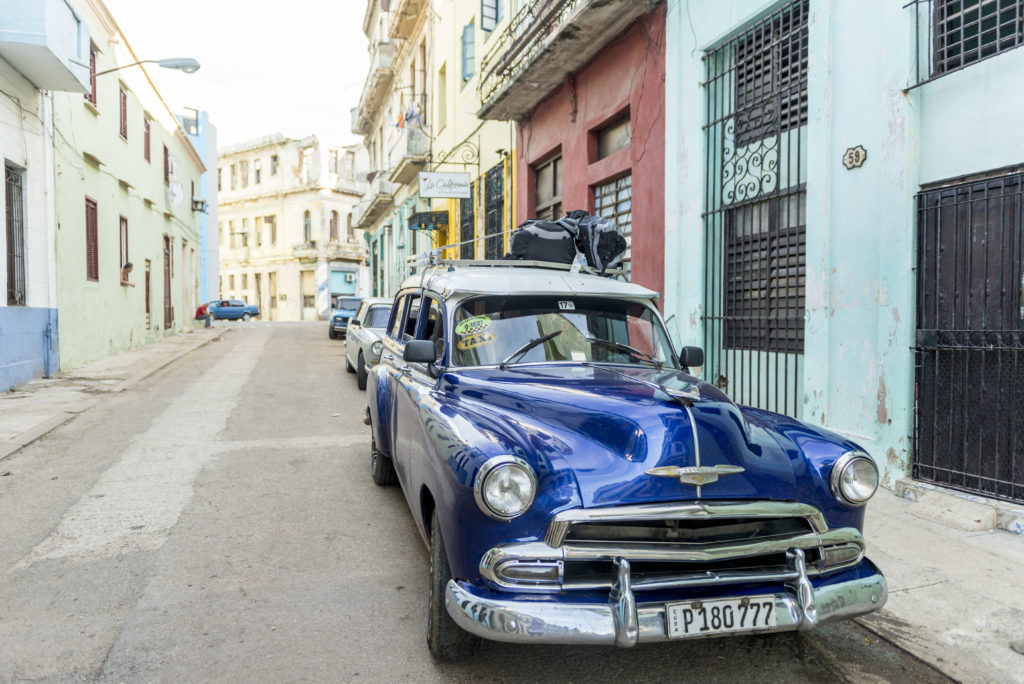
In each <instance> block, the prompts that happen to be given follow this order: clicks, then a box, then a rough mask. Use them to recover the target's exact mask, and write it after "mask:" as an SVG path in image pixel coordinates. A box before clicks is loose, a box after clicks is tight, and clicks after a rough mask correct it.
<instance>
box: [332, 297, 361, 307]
mask: <svg viewBox="0 0 1024 684" xmlns="http://www.w3.org/2000/svg"><path fill="white" fill-rule="evenodd" d="M361 301H362V300H361V299H359V298H357V297H339V298H338V302H337V306H336V307H334V308H336V309H358V308H359V303H360V302H361Z"/></svg>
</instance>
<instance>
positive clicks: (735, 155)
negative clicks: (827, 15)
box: [702, 0, 808, 415]
mask: <svg viewBox="0 0 1024 684" xmlns="http://www.w3.org/2000/svg"><path fill="white" fill-rule="evenodd" d="M807 40H808V1H807V0H796V1H795V2H791V3H789V4H788V5H786V6H784V7H782V8H781V9H779V10H777V11H775V12H773V13H772V14H770V15H768V16H767V17H765V18H764V19H762V20H761V21H759V22H757V23H756V24H754V25H752V26H750V27H748V28H746V29H744V30H743V31H740V32H738V33H737V34H735V35H734V36H733V37H732V38H730V39H729V40H728V41H726V42H725V43H723V44H722V45H720V46H719V47H717V48H714V49H712V50H710V51H709V52H708V53H707V54H706V55H705V57H704V62H705V69H706V80H705V121H706V124H705V126H704V135H705V149H706V150H707V152H706V154H707V157H706V160H705V172H704V175H705V192H704V196H705V207H704V214H703V217H704V246H705V253H704V262H705V282H704V315H703V316H702V320H703V323H704V348H705V354H706V361H705V367H704V375H705V378H707V379H708V380H709V381H711V382H714V383H715V384H717V385H718V386H719V387H722V388H723V389H726V390H727V391H728V392H729V393H730V394H731V395H732V397H733V398H734V399H736V400H737V401H739V402H740V403H744V404H749V405H754V406H759V407H762V408H767V409H771V410H775V411H781V412H784V413H789V414H790V415H798V414H799V411H800V406H799V402H798V400H797V397H798V396H799V395H800V378H801V368H802V364H803V348H804V281H805V268H806V267H805V262H806V219H805V216H806V193H805V184H806V170H805V159H806V146H807V138H806V130H807V129H806V123H807V68H808V59H807Z"/></svg>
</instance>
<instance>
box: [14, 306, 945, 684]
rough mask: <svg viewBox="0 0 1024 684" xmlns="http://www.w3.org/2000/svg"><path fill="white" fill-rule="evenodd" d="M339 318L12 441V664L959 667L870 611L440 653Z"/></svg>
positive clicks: (159, 673) (224, 670) (789, 672)
mask: <svg viewBox="0 0 1024 684" xmlns="http://www.w3.org/2000/svg"><path fill="white" fill-rule="evenodd" d="M343 345H344V343H343V342H341V341H332V340H329V339H328V337H327V331H326V327H325V324H288V323H260V322H253V323H250V324H245V325H237V326H235V327H234V328H233V330H232V331H231V332H229V333H228V334H227V335H225V336H224V338H223V339H222V340H221V341H219V342H216V343H213V344H209V345H207V346H205V347H203V348H201V349H200V350H198V351H196V352H194V353H192V354H190V355H188V356H186V357H184V358H183V359H181V360H179V361H177V362H176V363H174V364H172V365H170V366H169V367H167V368H166V369H164V370H163V371H161V372H160V373H158V374H156V375H154V376H152V377H151V378H149V379H148V380H146V381H143V382H142V383H140V384H138V385H136V386H135V387H133V388H131V389H129V390H128V391H126V392H125V393H123V394H120V395H109V396H107V397H106V398H105V399H104V401H103V402H101V403H100V404H99V405H98V406H97V407H96V408H94V409H92V410H91V411H88V412H86V413H84V414H82V415H80V416H79V417H77V418H76V419H75V420H74V421H72V422H71V423H69V424H67V425H65V426H64V427H62V428H59V429H57V430H55V431H53V432H51V433H50V434H48V435H47V436H46V437H44V438H42V439H41V440H39V441H37V442H35V443H33V444H32V445H30V446H29V447H27V448H25V449H23V450H22V451H20V452H18V453H16V454H15V455H13V456H12V457H10V458H8V459H6V460H5V461H4V462H3V464H2V466H3V467H2V468H0V471H5V472H10V473H11V474H10V475H8V476H5V477H2V478H0V681H22V680H31V681H89V682H93V681H98V682H140V681H164V682H188V681H202V682H213V681H215V682H298V681H317V682H336V681H372V682H384V681H387V682H392V681H412V682H435V681H437V682H441V681H443V682H463V681H465V682H469V681H488V682H517V681H539V682H545V681H560V682H618V683H621V682H630V681H651V682H672V681H680V682H682V681H696V682H736V681H744V680H757V681H762V682H781V681H786V682H793V681H808V682H830V683H831V682H877V681H893V682H944V681H947V680H946V679H945V678H944V677H943V676H942V675H940V674H939V673H937V672H935V671H934V670H932V669H930V668H929V667H927V666H925V665H923V664H921V663H920V662H918V661H916V660H914V659H913V658H912V657H910V656H908V655H906V654H904V653H903V652H902V651H900V650H899V649H898V648H895V647H894V646H892V645H890V644H888V643H886V642H884V641H881V640H879V639H878V638H876V637H875V636H874V635H872V634H871V633H869V632H866V631H864V630H863V629H861V628H860V627H858V626H856V625H855V624H853V623H843V624H839V625H835V626H828V627H825V628H822V629H821V630H820V631H818V632H815V633H813V634H809V635H802V634H783V635H775V636H768V637H744V638H737V637H733V638H723V639H716V640H712V641H699V642H686V643H672V644H664V645H651V646H641V647H638V648H635V649H632V650H619V649H614V648H603V647H600V648H599V647H589V648H587V647H582V648H581V647H550V646H548V647H528V646H512V645H506V644H499V643H492V642H488V643H486V644H485V645H484V648H483V650H482V652H481V654H480V655H479V656H478V657H477V658H475V659H473V660H472V661H469V662H465V663H460V664H455V665H438V664H435V663H434V662H433V661H432V660H431V658H430V655H429V654H428V652H427V649H426V645H425V619H426V617H425V610H426V609H425V595H426V582H427V553H426V550H425V548H424V546H423V543H422V541H421V540H420V537H419V535H418V533H417V532H416V530H415V528H414V526H413V523H412V520H411V518H410V516H409V514H408V510H407V508H406V505H405V500H404V498H403V497H402V495H401V492H400V491H399V490H398V489H397V488H389V489H381V488H378V487H376V486H375V485H374V484H373V483H372V481H371V480H370V474H369V455H368V441H369V437H368V431H367V430H368V428H366V427H365V426H364V425H363V424H362V411H363V406H364V405H365V400H364V396H363V393H362V392H360V391H359V390H357V389H356V384H355V376H354V375H351V374H348V373H346V372H345V370H344V356H343V349H344V346H343Z"/></svg>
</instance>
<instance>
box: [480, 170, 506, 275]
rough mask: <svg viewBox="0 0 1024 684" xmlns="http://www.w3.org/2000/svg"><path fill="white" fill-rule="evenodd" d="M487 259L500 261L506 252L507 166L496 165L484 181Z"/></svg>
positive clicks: (485, 253)
mask: <svg viewBox="0 0 1024 684" xmlns="http://www.w3.org/2000/svg"><path fill="white" fill-rule="evenodd" d="M484 188H485V192H484V212H485V213H484V234H485V235H486V237H485V238H484V240H485V245H484V258H485V259H500V258H501V257H502V256H503V255H504V252H505V231H504V227H505V226H504V224H505V164H504V163H499V164H495V165H494V166H493V167H491V169H490V170H489V171H488V172H487V176H486V178H485V180H484Z"/></svg>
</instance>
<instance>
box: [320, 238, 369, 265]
mask: <svg viewBox="0 0 1024 684" xmlns="http://www.w3.org/2000/svg"><path fill="white" fill-rule="evenodd" d="M323 253H324V256H325V257H327V259H328V260H330V261H362V260H363V259H365V258H366V249H364V247H363V243H362V242H328V243H327V244H326V245H324V249H323Z"/></svg>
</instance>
